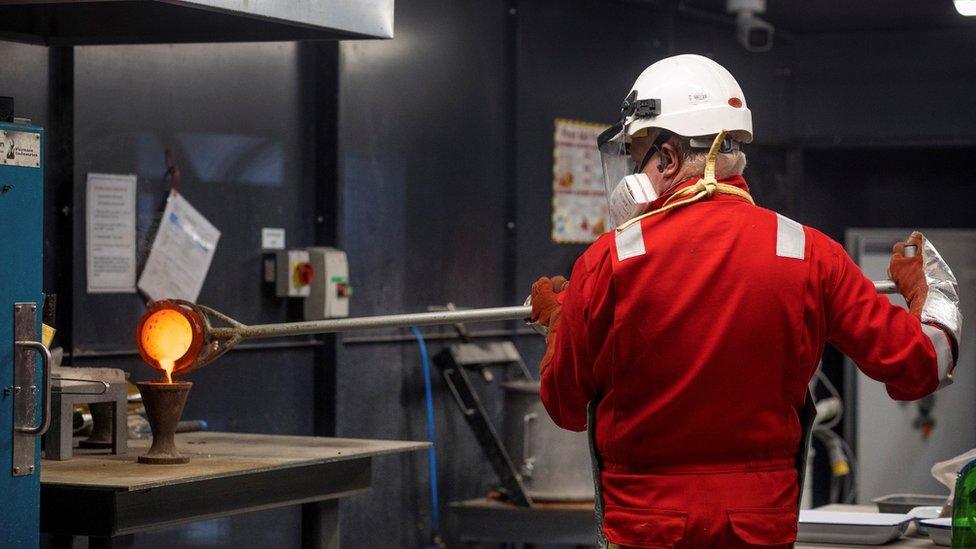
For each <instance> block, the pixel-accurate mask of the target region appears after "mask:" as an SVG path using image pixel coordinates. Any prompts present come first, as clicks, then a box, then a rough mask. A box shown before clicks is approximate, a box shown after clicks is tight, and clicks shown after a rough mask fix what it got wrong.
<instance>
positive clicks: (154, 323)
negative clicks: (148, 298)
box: [136, 301, 203, 383]
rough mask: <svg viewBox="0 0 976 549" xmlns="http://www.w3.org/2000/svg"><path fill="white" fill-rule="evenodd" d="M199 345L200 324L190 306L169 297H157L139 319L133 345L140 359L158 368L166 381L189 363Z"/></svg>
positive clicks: (196, 354)
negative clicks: (158, 299) (163, 299)
mask: <svg viewBox="0 0 976 549" xmlns="http://www.w3.org/2000/svg"><path fill="white" fill-rule="evenodd" d="M202 346H203V327H202V325H201V322H200V319H199V316H198V315H197V314H196V313H194V312H193V311H192V310H190V309H188V308H186V307H183V306H181V305H179V304H176V303H173V302H171V301H158V302H155V303H151V304H150V305H149V310H147V311H146V313H145V314H144V315H143V316H142V318H141V319H140V320H139V326H138V328H137V329H136V347H137V348H138V349H139V354H140V355H141V356H142V359H143V360H144V361H145V362H146V364H149V365H150V366H152V367H153V368H156V369H158V370H162V372H163V373H164V374H165V378H166V381H167V383H172V382H173V375H174V374H176V373H179V372H180V371H181V370H184V369H186V368H187V367H189V366H191V365H192V364H193V362H194V361H195V360H196V358H197V356H198V355H199V353H200V348H201V347H202Z"/></svg>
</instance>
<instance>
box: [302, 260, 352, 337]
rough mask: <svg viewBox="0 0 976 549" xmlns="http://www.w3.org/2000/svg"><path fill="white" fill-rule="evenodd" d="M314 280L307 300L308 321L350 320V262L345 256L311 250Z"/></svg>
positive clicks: (306, 314) (306, 312)
mask: <svg viewBox="0 0 976 549" xmlns="http://www.w3.org/2000/svg"><path fill="white" fill-rule="evenodd" d="M308 254H309V261H310V262H311V264H312V269H313V270H314V271H315V276H314V278H313V281H312V286H311V291H310V293H309V295H308V297H307V298H305V320H319V319H323V318H335V317H342V316H349V298H350V297H352V286H350V285H349V262H348V261H347V259H346V252H344V251H342V250H339V249H336V248H325V247H315V248H308Z"/></svg>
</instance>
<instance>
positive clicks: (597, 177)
mask: <svg viewBox="0 0 976 549" xmlns="http://www.w3.org/2000/svg"><path fill="white" fill-rule="evenodd" d="M605 129H607V126H606V125H605V124H594V123H591V122H578V121H575V120H564V119H561V118H557V119H556V129H555V135H554V136H553V152H552V157H553V158H552V160H553V168H552V240H553V242H557V243H561V244H586V243H590V242H593V241H594V240H596V238H597V237H598V236H600V235H601V234H603V233H604V232H606V230H607V198H606V191H605V190H604V188H603V166H602V165H601V164H600V151H599V150H598V149H597V146H596V138H597V136H598V135H600V132H602V131H603V130H605Z"/></svg>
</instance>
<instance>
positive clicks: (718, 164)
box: [668, 135, 746, 179]
mask: <svg viewBox="0 0 976 549" xmlns="http://www.w3.org/2000/svg"><path fill="white" fill-rule="evenodd" d="M668 142H669V143H671V146H672V147H674V148H675V150H677V151H678V156H679V157H680V158H681V164H682V166H681V171H682V172H684V174H685V175H688V176H693V175H694V176H702V175H704V174H705V160H706V159H707V158H708V150H707V149H696V148H694V147H692V146H691V142H690V140H689V139H688V138H687V137H682V136H678V135H675V136H672V137H671V139H669V140H668ZM745 169H746V153H744V152H742V151H741V150H735V151H732V152H730V153H720V154H719V155H718V159H717V160H716V161H715V177H716V179H722V178H725V177H731V176H733V175H742V172H744V171H745Z"/></svg>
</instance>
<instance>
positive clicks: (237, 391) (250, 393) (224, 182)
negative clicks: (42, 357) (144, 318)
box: [62, 44, 331, 547]
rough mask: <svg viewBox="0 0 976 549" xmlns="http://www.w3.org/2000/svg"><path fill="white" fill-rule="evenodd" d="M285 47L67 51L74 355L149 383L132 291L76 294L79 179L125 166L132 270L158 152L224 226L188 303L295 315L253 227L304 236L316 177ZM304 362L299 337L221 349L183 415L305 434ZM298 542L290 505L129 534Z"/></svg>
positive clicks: (260, 317)
mask: <svg viewBox="0 0 976 549" xmlns="http://www.w3.org/2000/svg"><path fill="white" fill-rule="evenodd" d="M296 52H297V46H296V45H295V44H261V45H255V44H224V45H181V46H112V47H81V48H75V55H74V81H75V92H74V105H75V109H74V117H75V132H74V143H75V149H74V159H75V163H74V192H73V198H74V208H73V212H72V213H73V222H74V243H73V249H74V255H73V259H74V262H73V264H74V277H73V280H74V284H73V300H72V301H73V302H72V305H73V306H72V313H73V314H72V322H71V323H70V326H67V327H66V330H67V331H69V332H70V334H71V335H72V336H73V347H74V348H73V355H74V356H73V357H72V358H73V363H74V365H76V366H110V367H118V368H122V369H125V370H126V371H129V372H131V374H132V379H133V380H144V379H149V378H152V377H155V373H154V372H152V371H151V370H150V369H149V368H148V367H146V366H145V365H143V364H142V363H141V361H140V360H139V359H138V357H137V356H135V355H134V354H132V352H131V351H132V350H133V349H134V342H133V329H134V328H133V327H134V323H135V321H136V319H138V317H139V316H140V315H141V313H142V312H143V311H144V303H145V299H144V298H143V297H142V296H140V295H137V294H91V295H90V294H87V293H86V283H85V209H84V204H85V188H86V187H85V181H86V176H87V174H88V173H89V172H107V173H134V174H136V175H137V176H138V195H137V225H138V227H137V229H138V236H139V242H138V245H139V261H140V266H141V263H142V262H143V261H144V260H145V259H146V255H147V254H148V250H149V246H150V245H151V241H152V238H153V236H154V234H155V228H156V223H157V221H158V219H159V217H160V215H161V213H162V208H163V206H164V200H165V196H166V194H167V193H168V191H169V183H168V182H166V181H164V179H163V174H164V172H165V170H166V165H165V161H164V151H165V150H166V149H171V150H172V151H173V153H174V154H175V156H176V158H177V159H178V160H179V163H180V166H181V172H182V179H181V184H180V188H179V191H180V192H181V194H183V195H184V196H185V197H186V198H187V199H188V200H189V201H190V203H191V204H193V205H194V206H195V207H196V208H197V209H198V210H199V211H200V212H201V213H202V214H203V215H204V216H206V217H207V218H208V219H209V220H210V221H211V222H212V223H213V224H214V225H215V226H216V227H217V228H218V229H220V231H221V238H220V241H219V244H218V245H217V250H216V254H215V256H214V259H213V264H212V266H211V268H210V271H209V274H208V276H207V279H206V282H205V284H204V287H203V290H202V292H201V294H200V298H199V302H201V303H204V304H207V305H210V306H212V307H215V308H216V309H218V310H221V311H223V312H226V313H227V314H229V315H231V316H233V317H235V318H239V319H241V320H242V321H244V322H249V323H256V322H276V321H285V320H296V319H299V317H297V316H296V315H295V314H294V312H293V311H291V310H290V309H289V306H288V303H287V302H286V301H285V300H280V299H276V298H269V297H265V296H264V295H263V293H262V286H261V272H262V271H261V250H260V229H261V227H264V226H270V227H283V228H285V229H286V231H287V243H288V245H289V246H296V247H297V246H305V245H310V244H313V243H314V242H313V238H314V230H315V228H314V223H313V212H314V205H315V202H314V200H313V199H311V197H314V196H315V190H316V187H315V184H314V181H310V180H308V179H306V177H307V170H305V167H304V166H305V162H306V159H307V156H308V155H307V152H308V151H307V149H306V148H305V147H306V146H307V145H308V144H307V143H305V142H304V141H303V139H302V137H303V133H302V132H303V127H304V124H305V122H306V121H305V120H304V119H303V112H302V109H301V108H300V104H301V101H302V90H301V86H302V82H303V79H302V78H301V77H300V76H301V75H300V74H299V65H298V59H297V53H296ZM62 253H66V251H62ZM115 353H122V355H121V356H112V355H114V354H115ZM315 367H316V362H315V349H314V348H312V347H305V348H294V349H280V350H252V351H247V350H241V351H235V352H232V353H230V354H228V355H227V356H226V357H224V358H222V359H221V360H220V361H219V362H218V363H216V364H215V365H213V366H210V367H208V368H205V369H202V370H199V371H197V372H195V373H193V374H190V375H189V376H187V379H188V380H189V381H192V382H193V383H194V387H193V392H192V394H191V396H190V399H189V402H188V404H187V408H186V411H185V413H184V417H185V418H188V419H192V418H200V419H205V420H207V421H208V422H209V424H210V428H211V429H212V430H222V431H236V432H260V433H278V434H311V433H312V430H313V425H312V417H313V416H312V414H311V410H312V403H313V394H312V391H313V382H312V380H313V374H312V372H313V368H315ZM322 367H323V368H329V367H331V363H328V364H322ZM299 536H300V513H299V511H298V509H297V508H292V509H278V510H272V511H264V512H259V513H253V514H248V515H241V516H237V517H230V518H225V519H218V520H213V521H207V522H203V523H198V524H194V525H191V526H188V527H183V528H177V529H169V530H162V531H159V532H153V533H149V534H139V535H137V536H136V544H137V545H138V546H140V547H173V546H186V545H205V546H227V547H231V546H233V547H266V546H270V545H275V544H277V545H280V546H297V545H298V544H299V543H300V541H299Z"/></svg>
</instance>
